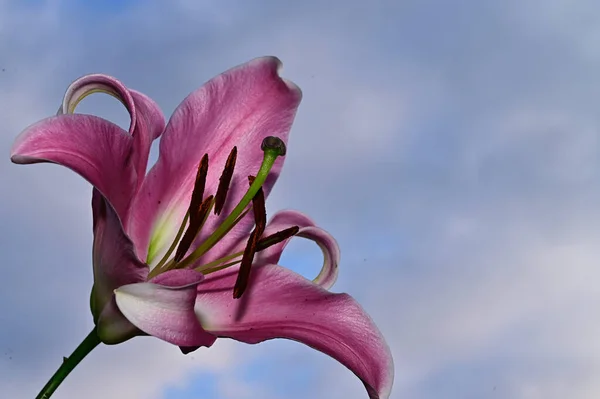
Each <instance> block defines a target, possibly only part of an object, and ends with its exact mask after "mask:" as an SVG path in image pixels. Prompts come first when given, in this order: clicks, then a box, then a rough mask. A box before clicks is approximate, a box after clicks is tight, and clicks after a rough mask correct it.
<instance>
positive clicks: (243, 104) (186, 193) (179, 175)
mask: <svg viewBox="0 0 600 399" xmlns="http://www.w3.org/2000/svg"><path fill="white" fill-rule="evenodd" d="M280 66H281V63H280V61H279V60H278V59H277V58H274V57H264V58H259V59H255V60H253V61H250V62H248V63H246V64H243V65H240V66H238V67H236V68H233V69H230V70H228V71H227V72H224V73H223V74H221V75H219V76H217V77H215V78H213V79H212V80H210V81H209V82H207V83H206V84H205V85H204V86H202V87H201V88H200V89H198V90H196V91H195V92H193V93H192V94H190V95H189V96H188V97H187V98H186V99H185V100H184V101H183V102H182V103H181V104H180V105H179V107H178V108H177V109H176V110H175V112H174V113H173V116H172V117H171V119H170V121H169V123H168V125H167V127H166V129H165V132H164V133H163V136H162V138H161V142H160V155H159V159H158V162H157V163H156V165H155V166H154V167H153V168H152V170H151V171H150V173H149V174H148V176H147V178H146V180H145V181H144V184H143V185H142V187H141V190H140V193H139V195H138V197H137V198H136V202H135V206H134V208H135V212H136V213H135V215H134V216H132V219H131V225H130V228H129V229H128V231H129V232H131V234H132V238H133V240H134V242H135V243H136V247H137V249H138V253H139V254H145V253H146V252H145V251H147V250H148V248H149V246H150V244H151V237H152V240H153V242H152V246H153V247H152V248H150V251H149V252H150V253H149V257H148V258H147V263H149V264H150V265H151V266H152V264H154V263H156V261H157V260H158V259H160V258H161V257H162V255H163V254H164V252H165V251H166V249H167V247H168V246H169V245H170V243H171V241H172V239H173V237H174V236H175V235H176V232H177V229H178V227H179V225H180V223H181V221H182V220H183V217H184V215H185V213H186V211H187V207H188V205H189V200H190V197H191V193H192V189H193V185H194V180H195V176H196V169H197V167H198V163H199V161H200V159H201V157H202V156H203V155H204V154H205V153H207V154H208V155H209V160H210V162H209V172H208V179H207V182H206V190H207V191H206V192H207V193H212V194H214V193H215V192H216V189H217V186H218V180H219V179H218V178H219V176H220V174H221V171H222V170H223V166H224V165H225V161H226V158H227V156H228V154H229V152H230V151H231V149H232V148H233V146H237V147H238V156H237V163H236V167H235V172H234V177H233V179H232V182H231V186H230V190H229V194H228V196H227V201H226V204H225V207H224V208H223V212H222V213H221V217H218V218H217V217H211V218H209V219H208V220H207V222H206V225H205V228H204V229H203V233H204V234H208V232H211V231H212V230H213V229H214V228H215V226H217V225H218V224H220V223H221V221H222V220H223V219H224V218H225V217H226V216H227V214H228V213H229V212H230V211H231V210H232V209H233V207H234V206H235V205H236V204H237V202H238V201H239V200H240V199H241V197H242V196H243V194H244V193H245V192H246V190H247V188H248V182H247V176H248V175H252V174H255V173H256V172H257V170H258V167H259V166H260V163H261V161H262V158H263V151H262V150H261V148H260V147H261V142H262V140H263V139H264V138H265V137H266V136H278V137H279V138H281V139H282V140H283V141H284V142H286V141H287V138H288V134H289V130H290V128H291V125H292V122H293V119H294V116H295V113H296V109H297V107H298V105H299V103H300V99H301V92H300V89H299V88H298V87H297V86H295V85H294V84H292V83H290V82H287V81H285V80H284V79H282V78H281V77H280V76H279V75H278V69H279V67H280ZM282 165H283V159H279V160H277V162H276V163H275V165H274V167H273V169H272V171H271V174H270V176H269V178H268V179H267V182H266V184H265V186H264V188H263V190H264V192H265V194H268V193H269V191H270V189H271V187H272V186H273V184H274V183H275V180H277V177H278V176H279V173H280V170H281V167H282ZM207 195H208V194H207ZM251 224H252V217H251V216H248V217H246V218H245V220H244V221H242V222H240V223H239V224H238V226H237V227H236V228H234V229H233V230H232V231H231V232H230V233H229V234H228V235H227V236H226V238H225V240H224V241H223V242H221V243H220V245H219V246H218V247H217V248H214V249H213V250H211V257H215V258H216V257H219V256H220V254H222V253H224V252H225V251H227V250H228V249H231V248H230V246H229V241H228V240H231V243H237V240H238V239H239V238H240V237H242V236H244V235H246V234H247V233H248V232H249V230H250V228H251ZM204 237H205V235H202V234H201V235H200V238H199V239H203V238H204Z"/></svg>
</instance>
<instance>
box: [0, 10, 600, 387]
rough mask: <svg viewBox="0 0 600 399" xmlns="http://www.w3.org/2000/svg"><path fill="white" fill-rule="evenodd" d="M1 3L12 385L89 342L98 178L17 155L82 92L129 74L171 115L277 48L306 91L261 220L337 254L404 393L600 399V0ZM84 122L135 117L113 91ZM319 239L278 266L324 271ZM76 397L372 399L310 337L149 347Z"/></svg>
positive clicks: (4, 308)
mask: <svg viewBox="0 0 600 399" xmlns="http://www.w3.org/2000/svg"><path fill="white" fill-rule="evenodd" d="M95 4H96V5H94V4H92V3H91V2H89V3H88V2H83V1H76V0H51V1H44V0H37V1H34V0H31V1H20V0H19V1H17V0H0V118H1V120H2V125H1V126H2V127H1V129H0V150H1V151H0V152H3V153H4V154H5V156H4V158H3V160H1V161H0V182H1V186H0V187H1V188H0V223H1V228H0V254H1V256H2V288H1V289H0V392H1V395H0V396H2V397H7V398H31V397H34V396H35V394H36V393H37V392H38V390H39V389H40V388H41V387H42V386H43V385H44V383H45V382H46V381H47V379H48V378H49V377H50V375H51V374H52V373H53V372H54V371H55V369H56V367H57V366H58V365H59V363H60V361H61V359H62V356H66V355H68V354H69V353H70V352H71V351H72V350H73V349H74V347H75V346H76V345H77V344H78V343H79V342H80V340H81V339H82V338H83V337H84V336H85V335H86V334H87V333H88V332H89V330H90V329H91V328H92V320H91V315H90V312H89V306H88V298H89V289H90V287H91V282H92V276H91V265H90V260H91V242H92V237H91V212H90V206H89V203H90V187H89V186H88V185H87V184H86V183H85V182H84V181H82V180H81V179H80V178H79V177H78V176H76V175H75V174H73V173H71V172H70V171H68V170H63V169H61V168H59V167H56V166H53V165H33V166H17V165H12V164H11V163H10V161H9V157H8V153H9V149H10V146H11V144H12V141H13V139H14V137H15V136H16V135H17V134H18V133H19V132H20V131H21V130H22V129H23V128H24V127H26V126H27V125H29V124H31V123H33V122H35V121H37V120H39V119H41V118H43V117H46V116H48V115H51V114H53V113H54V112H55V111H56V109H57V108H58V105H59V103H60V100H61V98H62V95H63V92H64V90H65V89H66V87H67V86H68V84H69V83H70V82H71V81H72V80H73V79H75V78H77V77H79V76H81V75H83V74H86V73H91V72H103V73H107V74H111V75H114V76H116V77H118V78H119V79H121V80H122V81H123V82H124V83H125V84H127V85H128V86H130V87H132V88H136V89H138V90H140V91H143V92H145V93H147V94H148V95H150V96H151V97H153V98H154V99H156V100H157V102H158V103H159V104H160V105H161V106H162V107H163V110H164V112H165V114H166V115H169V114H170V113H171V111H172V110H173V109H174V108H175V107H176V106H177V104H178V103H179V101H181V100H182V99H183V98H184V96H185V95H187V94H188V93H189V92H190V91H191V90H193V89H194V88H196V87H198V86H199V85H201V84H202V83H203V82H204V81H206V80H207V79H209V78H211V77H212V76H214V75H216V74H218V73H220V72H222V71H223V70H225V69H228V68H229V67H232V66H234V65H237V64H240V63H242V62H245V61H247V60H249V59H252V58H254V57H256V56H260V55H266V54H272V55H276V56H278V57H279V58H281V59H282V61H283V63H284V71H283V76H285V77H286V78H288V79H291V80H293V81H294V82H296V83H297V84H298V85H299V86H300V87H301V88H302V89H303V92H304V100H303V104H302V105H301V108H300V111H299V113H298V117H297V120H296V123H295V125H294V128H293V130H292V136H291V141H290V143H289V151H288V156H287V161H286V166H285V168H284V171H283V174H282V177H281V179H280V180H279V183H278V185H277V186H276V188H275V190H274V192H273V194H272V196H271V198H270V199H269V204H268V212H270V213H271V214H272V213H274V212H275V211H276V210H277V209H281V208H295V209H300V210H303V211H305V212H306V213H308V214H310V215H311V216H313V217H314V219H316V220H317V221H318V223H319V224H320V225H322V226H323V227H324V228H326V229H327V230H329V231H330V232H332V233H333V235H334V236H336V237H337V239H338V240H339V243H340V245H341V248H342V264H341V272H340V279H339V281H338V284H336V286H335V287H334V290H336V291H339V292H348V293H350V294H352V295H353V296H354V297H356V298H357V299H358V300H359V301H360V302H361V303H362V304H363V306H364V307H365V308H366V309H367V310H368V311H369V312H370V314H371V315H372V316H373V318H374V319H375V321H376V322H377V323H378V325H379V326H380V328H381V330H382V331H383V333H384V335H385V336H386V337H387V339H388V341H389V344H390V346H391V348H392V351H393V354H394V358H395V363H396V381H395V387H394V390H393V393H392V398H393V399H400V398H413V399H438V398H449V399H454V398H456V399H458V398H460V399H480V398H490V399H504V398H511V399H538V398H540V399H541V398H543V399H564V398H571V399H595V398H598V397H600V378H598V377H599V376H600V339H599V336H600V311H598V309H599V306H600V281H599V280H600V264H599V262H598V261H599V260H600V246H599V245H598V243H599V242H600V142H599V139H600V117H599V115H600V112H599V110H600V106H599V105H600V83H598V82H600V45H599V43H600V13H599V11H600V6H598V5H597V4H596V2H593V1H591V0H589V1H586V0H580V1H577V2H571V1H567V0H544V1H542V0H531V1H528V2H526V4H524V2H521V1H519V0H506V1H503V2H499V1H493V0H489V1H479V0H456V1H452V2H450V1H441V0H438V1H432V0H400V1H399V0H377V1H372V2H367V1H359V0H329V1H321V0H306V1H303V2H284V1H275V0H260V1H242V0H223V1H218V2H217V1H205V0H173V1H169V2H161V1H158V0H155V1H134V0H129V1H117V0H112V1H106V2H102V6H99V5H97V4H100V2H97V3H95ZM79 111H80V112H90V113H95V114H97V115H100V116H103V117H106V118H108V119H111V120H113V121H116V122H118V123H119V124H121V125H123V126H126V125H127V124H128V119H127V114H126V111H125V110H124V109H122V108H121V105H120V104H119V103H118V102H116V101H114V100H113V99H111V98H110V97H108V96H100V95H98V96H93V97H90V98H88V99H86V100H85V101H84V102H83V103H82V106H81V108H79ZM319 257H320V253H319V251H318V249H317V247H316V246H313V245H311V244H310V243H307V242H303V241H302V240H299V239H298V240H296V241H293V243H292V244H291V245H290V247H289V251H288V252H287V253H286V254H285V255H284V259H283V261H282V263H283V264H285V265H288V266H290V267H292V268H293V269H294V270H297V271H299V272H301V273H303V274H304V275H306V276H309V277H312V276H313V275H314V274H315V273H316V272H317V271H318V269H319V265H320V260H319ZM55 397H56V398H57V399H59V398H76V397H86V398H90V399H100V398H111V397H115V398H139V399H142V398H143V399H163V398H169V399H188V398H189V399H191V398H198V399H200V398H202V399H213V398H214V399H217V398H219V399H220V398H223V399H228V398H232V399H244V398H267V399H277V398H282V399H283V398H286V399H287V398H291V399H293V398H298V399H300V398H333V399H345V398H350V399H354V398H357V399H360V398H366V393H365V391H364V389H363V388H362V385H361V384H360V382H359V381H358V379H356V378H355V377H354V376H353V375H352V373H350V372H349V371H348V370H346V369H345V368H344V367H343V366H341V365H339V364H337V363H336V362H335V361H333V360H331V359H329V358H327V357H326V356H324V355H321V354H320V353H317V352H315V351H313V350H311V349H309V348H306V347H304V346H302V345H300V344H297V343H293V342H285V341H276V342H275V341H271V342H267V343H263V344H260V345H254V346H250V345H243V344H238V343H236V342H231V341H227V340H221V341H219V342H218V343H217V344H215V346H214V347H213V348H211V349H201V350H199V351H197V352H195V353H194V354H192V355H190V356H183V355H181V354H180V352H179V350H178V349H177V348H175V347H171V346H169V345H167V344H164V343H162V342H159V341H158V340H155V339H152V338H137V339H134V340H132V341H129V342H127V343H125V344H123V345H118V346H113V347H107V346H103V347H100V348H99V349H97V350H96V351H94V352H93V353H92V354H91V355H90V356H89V357H88V358H87V359H86V360H85V361H84V362H83V363H82V364H81V365H80V366H79V367H78V368H77V369H76V370H75V371H74V373H73V374H72V375H71V376H70V377H69V378H68V379H67V381H66V382H65V383H64V384H63V386H61V388H60V389H59V391H57V393H56V394H55Z"/></svg>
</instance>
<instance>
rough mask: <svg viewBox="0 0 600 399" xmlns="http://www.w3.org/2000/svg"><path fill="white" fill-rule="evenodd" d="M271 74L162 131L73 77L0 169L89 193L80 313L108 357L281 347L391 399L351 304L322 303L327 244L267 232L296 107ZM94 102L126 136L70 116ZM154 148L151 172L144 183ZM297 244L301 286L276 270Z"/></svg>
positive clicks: (293, 225)
mask: <svg viewBox="0 0 600 399" xmlns="http://www.w3.org/2000/svg"><path fill="white" fill-rule="evenodd" d="M280 66H281V65H280V62H279V60H278V59H276V58H274V57H264V58H258V59H255V60H252V61H250V62H248V63H246V64H243V65H240V66H238V67H236V68H233V69H230V70H228V71H226V72H224V73H223V74H221V75H219V76H217V77H215V78H213V79H212V80H210V81H209V82H207V83H206V84H205V85H204V86H202V87H201V88H200V89H198V90H196V91H194V92H193V93H191V94H190V95H189V96H188V97H187V98H186V99H185V100H183V102H182V103H181V104H180V105H179V106H178V108H177V109H176V110H175V112H174V113H173V115H172V116H171V119H170V120H169V122H168V124H166V126H165V119H164V117H163V114H162V112H161V111H160V109H159V108H158V106H157V105H156V103H155V102H154V101H153V100H151V99H150V98H149V97H147V96H145V95H144V94H142V93H140V92H138V91H135V90H132V89H129V88H127V87H126V86H124V85H123V84H122V83H121V82H120V81H118V80H116V79H114V78H112V77H110V76H106V75H99V74H95V75H87V76H84V77H82V78H80V79H78V80H77V81H75V82H74V83H73V84H72V85H71V86H70V87H69V88H68V90H67V92H66V94H65V98H64V101H63V104H62V106H61V108H60V109H59V112H58V115H57V116H54V117H50V118H47V119H44V120H42V121H40V122H38V123H36V124H34V125H32V126H30V127H28V128H27V129H25V131H24V132H22V133H21V135H20V136H19V137H18V138H17V139H16V141H15V143H14V145H13V148H12V151H11V160H12V161H13V162H14V163H18V164H30V163H39V162H50V163H56V164H60V165H63V166H66V167H68V168H70V169H72V170H73V171H75V172H76V173H78V174H79V175H81V176H82V177H83V178H84V179H86V180H87V181H88V182H89V183H91V184H92V185H93V187H94V189H93V194H92V211H93V231H94V243H93V268H94V285H93V289H92V294H91V310H92V314H93V317H94V322H95V325H96V331H97V334H98V336H99V338H100V340H101V341H102V342H104V343H105V344H117V343H121V342H124V341H126V340H128V339H130V338H132V337H134V336H138V335H152V336H155V337H157V338H159V339H162V340H165V341H167V342H170V343H172V344H174V345H178V346H180V347H181V350H182V351H183V352H184V353H187V352H190V351H192V350H195V349H197V348H198V347H201V346H207V347H210V346H211V345H212V344H213V343H214V342H215V340H216V339H217V338H221V337H227V338H232V339H235V340H237V341H241V342H245V343H249V344H255V343H259V342H262V341H265V340H269V339H274V338H287V339H292V340H295V341H299V342H302V343H304V344H306V345H308V346H310V347H312V348H314V349H316V350H318V351H321V352H323V353H326V354H327V355H329V356H331V357H333V358H335V359H337V360H338V361H339V362H341V363H342V364H344V365H345V366H346V367H347V368H349V369H350V370H351V371H352V372H354V373H355V374H356V375H357V376H358V377H359V378H360V379H361V380H362V382H363V383H364V385H365V387H366V389H367V391H368V394H369V397H370V398H388V397H389V395H390V391H391V387H392V382H393V362H392V357H391V353H390V350H389V348H388V346H387V344H386V342H385V340H384V338H383V336H382V335H381V333H380V332H379V330H378V328H377V327H376V326H375V324H374V323H373V321H372V320H371V318H370V317H369V316H368V315H367V313H366V312H365V311H364V310H363V309H362V308H361V306H360V305H359V304H358V303H357V302H356V301H355V300H354V299H353V298H352V297H350V296H349V295H347V294H335V293H331V292H329V288H331V286H332V285H333V283H334V282H335V280H336V277H337V272H338V263H339V257H340V253H339V248H338V246H337V243H336V241H335V239H334V238H333V237H332V236H330V235H329V234H328V233H327V232H326V231H324V230H322V229H321V228H319V227H317V226H316V225H315V223H314V222H313V221H312V220H311V219H310V218H308V217H307V216H305V215H303V214H302V213H300V212H296V211H291V210H285V211H281V212H278V213H276V214H275V215H274V216H273V217H272V218H271V220H270V221H269V223H266V213H265V209H264V200H265V197H266V196H268V194H269V192H270V191H271V189H272V187H273V185H274V183H275V181H276V180H277V178H278V176H279V173H280V171H281V168H282V165H283V157H284V155H285V151H286V147H285V143H286V142H287V139H288V135H289V131H290V128H291V125H292V122H293V119H294V117H295V114H296V110H297V108H298V106H299V104H300V100H301V92H300V89H299V88H298V87H297V86H295V85H294V84H293V83H291V82H289V81H286V80H284V79H282V78H281V77H280V76H279V74H278V69H279V67H280ZM94 92H105V93H108V94H111V95H112V96H114V97H116V98H117V99H118V100H120V101H121V102H122V103H123V104H124V105H125V106H126V108H127V110H128V111H129V114H130V116H131V124H130V127H129V131H128V132H127V131H125V130H123V129H121V128H120V127H119V126H117V125H115V124H113V123H111V122H109V121H107V120H105V119H102V118H99V117H96V116H92V115H83V114H74V110H75V107H76V106H77V104H78V103H79V101H81V100H82V99H83V98H84V97H85V96H87V95H89V94H91V93H94ZM161 136H162V137H161ZM158 137H161V140H160V154H159V158H158V161H157V162H156V164H155V165H154V166H153V167H152V168H151V170H150V171H149V172H148V173H147V174H146V168H147V163H148V157H149V153H150V146H151V144H152V142H153V141H154V140H155V139H157V138H158ZM207 194H210V195H207ZM296 235H297V236H300V237H304V238H307V239H310V240H313V241H315V242H316V243H317V244H318V245H319V246H320V248H321V249H322V251H323V254H324V262H323V268H322V270H321V272H320V273H319V275H318V276H317V277H316V278H315V279H314V280H312V281H311V280H308V279H306V278H304V277H303V276H301V275H299V274H297V273H295V272H293V271H291V270H289V269H287V268H285V267H283V266H280V265H278V261H279V259H280V257H281V253H282V251H283V249H284V248H285V246H286V244H287V242H289V240H290V239H291V238H292V237H293V236H296Z"/></svg>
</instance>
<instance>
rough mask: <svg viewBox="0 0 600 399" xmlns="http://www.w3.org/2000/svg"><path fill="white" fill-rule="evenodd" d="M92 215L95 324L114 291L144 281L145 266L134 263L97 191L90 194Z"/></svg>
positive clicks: (119, 228)
mask: <svg viewBox="0 0 600 399" xmlns="http://www.w3.org/2000/svg"><path fill="white" fill-rule="evenodd" d="M92 212H93V221H94V246H93V249H92V252H93V265H94V289H93V291H92V298H91V302H92V303H91V305H92V306H91V307H92V313H93V315H94V321H98V318H99V316H100V314H101V312H102V311H103V310H104V308H105V306H106V305H107V304H108V303H109V302H110V301H111V300H112V297H113V291H114V290H115V289H116V288H118V287H120V286H122V285H126V284H133V283H139V282H141V281H144V280H145V279H146V276H147V275H148V266H146V265H145V264H144V263H142V262H140V261H139V260H138V259H137V257H136V255H135V253H134V250H133V244H132V242H131V240H130V239H129V237H127V235H126V234H125V232H124V231H123V227H122V226H121V222H120V221H119V218H118V216H117V214H116V212H115V211H114V209H113V208H112V206H110V204H109V203H108V202H107V201H106V199H105V198H104V197H103V196H102V194H100V192H99V191H98V190H96V189H94V191H93V194H92Z"/></svg>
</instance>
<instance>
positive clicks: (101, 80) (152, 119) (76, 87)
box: [58, 74, 165, 188]
mask: <svg viewBox="0 0 600 399" xmlns="http://www.w3.org/2000/svg"><path fill="white" fill-rule="evenodd" d="M98 92H100V93H105V94H109V95H111V96H113V97H115V98H116V99H117V100H119V101H120V102H121V103H123V105H124V106H125V108H126V109H127V111H128V112H129V115H130V117H131V123H130V125H129V133H130V134H131V135H132V136H133V137H134V142H133V158H134V159H133V163H134V165H135V169H136V171H137V177H138V180H137V187H136V188H139V186H140V185H141V184H142V181H143V178H144V176H145V175H146V167H147V164H148V157H149V155H150V146H151V144H152V141H153V140H154V139H156V138H157V137H159V136H160V134H161V133H162V131H163V130H164V127H165V117H164V116H163V114H162V111H161V110H160V108H159V107H158V105H157V104H156V103H155V102H154V101H153V100H152V99H150V98H149V97H148V96H146V95H145V94H143V93H140V92H138V91H135V90H131V89H129V88H127V87H126V86H125V85H124V84H123V83H121V81H119V80H118V79H116V78H114V77H112V76H109V75H104V74H90V75H85V76H83V77H81V78H79V79H77V80H76V81H74V82H73V83H71V85H70V86H69V87H68V88H67V91H66V92H65V95H64V98H63V103H62V106H61V108H60V109H59V112H58V113H59V114H72V113H74V112H75V108H76V107H77V104H79V102H80V101H81V100H83V99H84V98H85V97H87V96H88V95H90V94H92V93H98Z"/></svg>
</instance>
